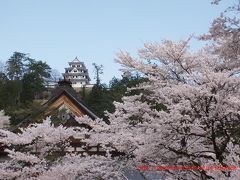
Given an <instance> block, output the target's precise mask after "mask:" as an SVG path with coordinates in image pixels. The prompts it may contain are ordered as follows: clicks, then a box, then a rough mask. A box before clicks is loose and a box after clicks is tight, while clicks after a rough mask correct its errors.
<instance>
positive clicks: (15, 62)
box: [7, 52, 27, 80]
mask: <svg viewBox="0 0 240 180" xmlns="http://www.w3.org/2000/svg"><path fill="white" fill-rule="evenodd" d="M26 59H27V55H26V54H24V53H20V52H14V53H13V55H12V56H11V57H10V59H9V60H8V61H7V75H8V77H9V79H10V80H19V79H21V77H22V75H23V73H24V64H23V62H24V61H25V60H26Z"/></svg>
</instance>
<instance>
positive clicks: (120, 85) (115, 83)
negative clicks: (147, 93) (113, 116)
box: [84, 76, 146, 119]
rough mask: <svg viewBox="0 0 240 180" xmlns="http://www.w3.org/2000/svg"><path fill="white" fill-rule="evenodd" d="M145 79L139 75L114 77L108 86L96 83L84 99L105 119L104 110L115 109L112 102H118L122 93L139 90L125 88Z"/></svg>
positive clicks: (131, 92)
mask: <svg viewBox="0 0 240 180" xmlns="http://www.w3.org/2000/svg"><path fill="white" fill-rule="evenodd" d="M145 80H146V79H145V78H142V77H140V76H131V77H123V78H122V79H117V78H115V77H114V78H113V79H112V80H111V81H110V83H109V88H107V87H106V86H104V85H97V84H96V85H95V86H94V87H93V89H92V91H91V93H90V94H89V95H88V96H87V97H86V98H85V99H84V100H85V102H86V104H87V105H88V106H89V107H90V108H92V109H93V111H94V112H95V113H96V114H97V115H98V116H99V117H100V118H104V119H107V117H106V116H105V111H108V112H114V111H115V107H114V105H113V102H114V101H118V102H120V101H121V100H122V97H123V96H124V95H131V94H133V93H140V91H137V90H133V91H130V92H127V88H131V87H135V86H137V85H138V84H139V83H141V82H143V81H145ZM126 93H127V94H126Z"/></svg>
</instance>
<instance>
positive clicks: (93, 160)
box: [0, 118, 123, 180]
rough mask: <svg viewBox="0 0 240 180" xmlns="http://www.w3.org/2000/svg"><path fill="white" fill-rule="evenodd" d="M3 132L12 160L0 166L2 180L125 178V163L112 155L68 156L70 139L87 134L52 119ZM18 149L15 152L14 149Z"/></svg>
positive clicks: (0, 131) (1, 132) (4, 142)
mask: <svg viewBox="0 0 240 180" xmlns="http://www.w3.org/2000/svg"><path fill="white" fill-rule="evenodd" d="M20 130H21V133H18V134H16V133H12V132H10V131H6V130H0V134H1V138H0V142H1V143H2V144H5V145H6V146H7V147H8V148H7V149H6V150H5V151H6V152H7V153H8V156H9V158H10V159H9V160H8V161H5V162H3V163H0V179H52V180H53V179H54V180H55V179H56V180H59V179H76V178H77V179H111V178H115V179H120V178H121V179H122V178H123V174H122V171H121V166H122V164H121V163H120V161H119V160H118V159H112V158H111V157H108V156H88V155H87V154H85V155H83V156H82V155H77V154H74V153H67V148H68V147H69V146H70V144H69V142H70V138H72V137H74V136H76V135H77V136H81V135H84V134H86V133H85V131H84V130H82V131H80V129H79V128H75V129H73V128H66V127H63V126H62V125H60V126H58V127H54V126H53V125H52V124H51V121H50V118H47V119H46V120H44V121H43V123H39V124H32V125H30V126H29V127H28V128H25V129H20ZM14 148H15V149H14Z"/></svg>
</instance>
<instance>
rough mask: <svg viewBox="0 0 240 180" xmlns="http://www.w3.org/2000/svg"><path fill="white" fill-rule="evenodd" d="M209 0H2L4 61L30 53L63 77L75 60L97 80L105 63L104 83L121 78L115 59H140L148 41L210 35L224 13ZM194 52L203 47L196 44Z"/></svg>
mask: <svg viewBox="0 0 240 180" xmlns="http://www.w3.org/2000/svg"><path fill="white" fill-rule="evenodd" d="M226 1H228V2H229V1H231V0H225V1H223V3H221V4H220V6H215V5H211V3H210V0H38V1H37V0H0V60H1V61H6V60H7V59H8V58H9V57H10V56H11V55H12V53H13V52H14V51H19V52H23V53H29V54H30V55H31V57H32V58H35V59H37V60H43V61H46V62H47V63H48V64H49V65H50V66H51V67H52V68H53V69H57V70H58V71H60V72H61V73H62V72H64V67H67V66H68V64H67V62H68V61H71V60H73V59H74V58H75V57H76V56H77V57H78V58H79V59H80V60H81V61H83V62H84V63H85V65H86V66H87V68H88V69H89V73H90V77H91V79H92V82H93V81H94V80H93V68H92V63H93V62H95V63H97V64H102V65H103V66H104V69H103V71H104V74H103V76H102V79H103V81H104V82H105V83H108V82H109V80H110V79H111V78H112V77H113V76H116V77H121V72H119V68H120V66H119V65H118V64H116V63H115V62H114V58H115V54H116V53H117V52H119V51H120V50H122V51H128V52H130V53H132V54H136V51H137V48H141V47H142V45H143V43H144V42H149V41H150V42H151V41H161V40H163V39H172V40H176V41H177V40H180V39H183V38H186V37H188V35H190V34H192V33H194V34H196V35H199V34H202V33H205V32H207V31H208V29H209V26H210V24H211V22H212V20H213V19H214V18H216V17H217V16H218V15H219V14H220V12H221V11H222V10H223V9H225V7H226V5H227V4H226V3H227V2H226ZM192 44H193V46H194V48H197V47H199V46H200V45H199V43H197V42H193V43H192Z"/></svg>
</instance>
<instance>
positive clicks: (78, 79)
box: [63, 57, 90, 88]
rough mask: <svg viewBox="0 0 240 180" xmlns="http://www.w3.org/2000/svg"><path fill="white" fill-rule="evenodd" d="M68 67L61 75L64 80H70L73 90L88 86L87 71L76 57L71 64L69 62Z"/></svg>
mask: <svg viewBox="0 0 240 180" xmlns="http://www.w3.org/2000/svg"><path fill="white" fill-rule="evenodd" d="M68 64H69V67H68V68H65V73H63V77H64V79H67V80H70V81H71V82H72V87H73V88H81V87H83V86H86V85H89V82H90V78H89V75H88V70H87V68H86V67H85V65H84V63H83V62H81V61H79V60H78V58H77V57H76V58H75V59H74V60H73V61H72V62H69V63H68Z"/></svg>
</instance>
